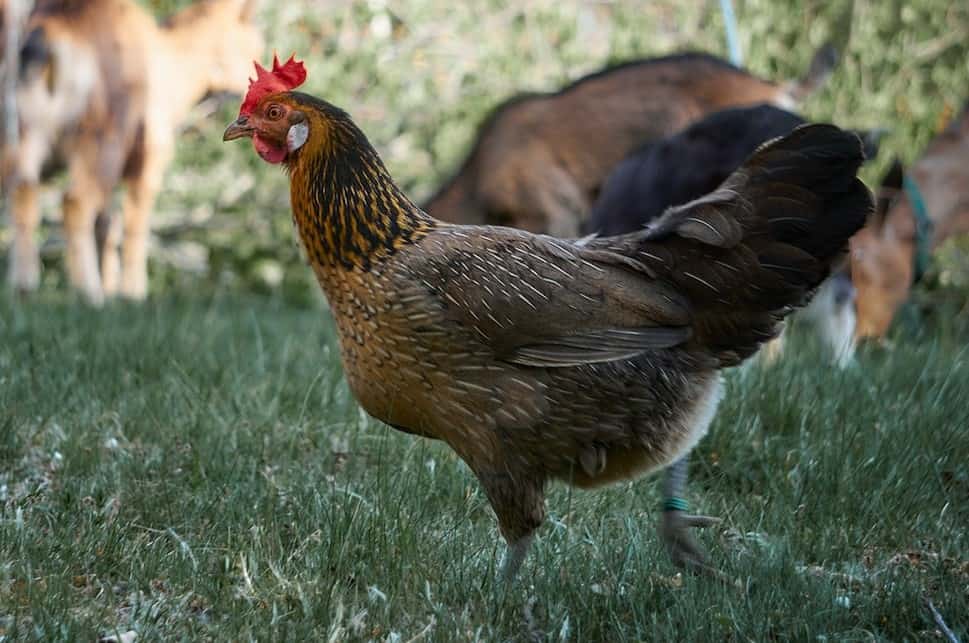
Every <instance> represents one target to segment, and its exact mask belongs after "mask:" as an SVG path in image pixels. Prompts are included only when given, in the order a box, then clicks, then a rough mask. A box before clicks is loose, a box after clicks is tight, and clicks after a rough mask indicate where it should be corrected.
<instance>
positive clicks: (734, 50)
mask: <svg viewBox="0 0 969 643" xmlns="http://www.w3.org/2000/svg"><path fill="white" fill-rule="evenodd" d="M720 11H721V12H722V13H723V25H724V28H725V29H726V31H727V47H728V48H729V49H730V62H732V63H733V64H734V66H735V67H740V66H741V65H742V64H743V63H744V56H743V53H742V52H741V51H740V36H739V35H738V34H737V16H736V15H734V12H733V2H732V1H731V0H720Z"/></svg>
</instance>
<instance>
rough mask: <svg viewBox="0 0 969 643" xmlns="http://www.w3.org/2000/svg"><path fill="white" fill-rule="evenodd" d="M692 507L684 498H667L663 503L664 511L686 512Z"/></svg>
mask: <svg viewBox="0 0 969 643" xmlns="http://www.w3.org/2000/svg"><path fill="white" fill-rule="evenodd" d="M689 508H690V505H688V504H687V503H686V500H684V499H683V498H667V499H666V500H664V501H663V511H686V510H687V509H689Z"/></svg>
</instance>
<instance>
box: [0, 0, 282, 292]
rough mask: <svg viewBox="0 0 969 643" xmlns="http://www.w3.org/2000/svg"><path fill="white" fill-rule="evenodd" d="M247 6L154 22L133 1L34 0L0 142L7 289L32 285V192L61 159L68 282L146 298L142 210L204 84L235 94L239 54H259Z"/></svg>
mask: <svg viewBox="0 0 969 643" xmlns="http://www.w3.org/2000/svg"><path fill="white" fill-rule="evenodd" d="M254 11H255V0H206V1H204V2H199V3H197V4H194V5H191V6H189V7H187V8H186V9H184V10H182V11H181V12H179V13H177V14H175V15H174V16H172V17H171V18H169V19H168V20H167V21H166V22H165V23H164V24H162V25H161V26H159V25H157V24H156V23H155V21H154V19H153V18H152V17H151V16H150V15H149V14H148V13H147V12H146V11H145V10H144V9H142V8H141V7H140V6H138V5H137V4H136V3H135V2H133V1H132V0H40V1H39V2H37V4H36V7H35V9H34V12H33V14H32V15H31V17H30V20H29V22H28V25H27V29H26V36H25V39H24V43H23V47H22V49H21V56H20V65H19V67H20V68H19V78H18V86H17V106H18V111H19V118H20V140H19V144H18V145H17V146H16V147H15V148H14V147H11V146H6V147H5V149H4V150H3V183H4V187H5V192H7V193H8V194H10V195H11V196H12V206H11V211H12V219H13V227H14V239H13V248H12V250H11V253H10V270H9V279H10V283H11V285H12V286H13V287H14V288H16V289H18V290H21V291H29V290H33V289H35V288H36V287H37V286H38V283H39V280H40V258H39V253H38V247H37V241H36V238H35V237H36V231H37V227H38V224H39V220H40V213H39V209H38V190H39V186H40V183H41V182H42V181H43V180H45V179H47V178H48V177H49V176H50V175H51V174H52V172H53V171H55V170H56V169H57V168H58V167H60V166H63V167H66V169H67V171H68V173H69V184H68V186H67V192H66V194H65V195H64V200H63V220H64V233H65V237H66V264H67V272H68V277H69V279H70V282H71V284H72V285H73V286H75V287H76V288H78V289H79V290H80V291H81V292H82V293H83V295H84V296H85V298H86V299H87V300H88V301H89V302H91V303H94V304H99V303H100V302H101V301H102V300H103V298H104V296H105V295H112V294H115V293H117V292H120V293H121V294H122V295H124V296H126V297H129V298H133V299H142V298H144V297H145V295H146V294H147V289H148V278H147V247H148V237H149V232H150V230H149V217H150V214H151V210H152V207H153V205H154V201H155V197H156V195H157V193H158V190H159V189H160V187H161V183H162V179H163V176H164V172H165V169H166V167H167V166H168V163H169V161H170V160H171V158H172V154H173V147H174V141H175V133H176V128H177V127H178V124H179V122H180V121H181V120H182V119H183V118H184V117H185V116H186V115H187V114H188V112H189V111H190V109H191V108H192V107H193V106H194V105H195V103H197V102H198V101H199V100H200V99H201V98H202V97H203V96H204V95H205V94H206V93H207V92H217V91H232V92H239V93H241V92H242V91H244V89H245V87H246V82H247V78H248V69H247V68H246V66H245V65H243V64H241V63H240V62H239V61H240V56H241V57H242V59H243V60H245V59H248V58H254V57H258V56H259V55H260V54H261V52H262V50H263V40H262V37H261V35H260V33H259V31H258V30H257V29H256V27H255V26H254V25H253V24H252V17H253V13H254ZM119 184H123V185H124V187H125V191H124V202H123V216H122V219H121V220H120V221H119V220H117V219H114V220H109V222H108V223H106V225H103V226H99V227H100V229H101V230H102V232H103V234H102V239H101V241H100V244H101V247H100V248H99V247H98V242H97V241H96V238H95V218H96V217H97V216H98V215H99V213H108V212H110V209H111V199H112V193H113V191H114V189H115V187H117V186H118V185H119ZM119 245H121V246H122V254H121V255H120V256H119V252H118V251H119ZM99 250H100V259H99ZM99 263H100V265H99Z"/></svg>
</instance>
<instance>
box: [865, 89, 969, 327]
mask: <svg viewBox="0 0 969 643" xmlns="http://www.w3.org/2000/svg"><path fill="white" fill-rule="evenodd" d="M894 170H895V171H894V175H892V173H890V175H889V178H888V179H887V180H886V181H883V186H882V189H881V194H880V195H879V197H880V198H879V201H880V203H879V208H878V211H877V213H876V216H875V217H873V218H872V221H871V222H870V223H869V224H868V225H867V226H866V227H865V228H863V229H862V230H861V231H860V232H858V234H856V235H855V236H854V238H852V240H851V279H852V281H853V282H854V284H855V288H856V289H857V292H858V299H857V307H858V325H857V331H856V333H857V336H858V337H859V338H863V337H872V338H883V337H884V336H885V334H886V333H887V332H888V329H889V327H890V325H891V323H892V319H893V318H894V317H895V313H896V311H897V310H898V308H899V307H900V306H901V305H902V304H903V303H904V302H905V300H906V299H907V298H908V295H909V291H910V290H911V286H912V283H913V281H915V278H916V277H917V275H916V259H917V255H918V253H919V252H920V249H919V244H920V243H922V244H924V249H925V250H926V251H931V250H933V249H935V248H936V247H938V246H939V244H941V243H942V242H943V241H945V240H946V239H948V238H949V237H952V236H955V235H959V234H967V233H969V103H967V104H966V106H965V107H964V108H963V110H962V113H961V114H960V115H959V116H958V117H957V118H956V119H955V120H954V121H953V122H952V123H950V125H949V126H948V127H947V128H946V129H945V131H943V132H942V133H940V134H939V135H938V136H936V137H935V138H934V139H933V140H932V141H931V142H930V143H929V145H928V147H927V148H926V150H925V152H924V153H923V154H922V156H921V157H920V158H919V160H917V161H916V162H915V163H914V164H913V165H912V167H911V168H910V169H909V170H908V175H907V177H906V178H907V180H908V181H909V184H908V185H907V186H905V187H903V182H904V179H903V174H902V172H901V168H900V167H897V168H895V169H894ZM913 186H914V187H913ZM913 199H915V200H918V199H921V201H922V203H923V204H924V208H923V209H924V212H925V214H926V215H927V216H928V220H929V221H930V222H931V225H930V226H924V225H923V226H919V224H918V217H917V212H916V207H917V205H916V204H915V203H913ZM920 228H921V229H920ZM920 237H924V239H921V240H920Z"/></svg>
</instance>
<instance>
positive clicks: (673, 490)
mask: <svg viewBox="0 0 969 643" xmlns="http://www.w3.org/2000/svg"><path fill="white" fill-rule="evenodd" d="M688 468H689V455H684V456H683V457H682V458H680V459H679V460H677V461H676V462H674V463H673V464H672V465H670V467H669V468H668V469H667V470H666V477H665V478H664V480H663V517H662V519H661V520H660V525H659V533H660V536H661V537H662V539H663V542H664V543H665V544H666V550H667V551H668V552H669V554H670V557H671V558H672V559H673V563H674V564H675V565H677V566H678V567H683V568H684V569H687V570H689V571H691V572H694V573H704V574H712V575H714V576H720V572H719V571H717V570H716V569H714V568H713V567H712V566H711V565H710V563H709V562H708V561H707V555H706V553H705V552H704V551H703V549H702V548H701V547H700V545H698V544H697V543H696V541H694V540H693V538H692V537H691V536H690V532H689V529H691V528H693V527H708V526H710V525H714V524H716V523H718V522H720V519H719V518H711V517H709V516H695V515H692V514H688V513H687V504H686V500H684V499H683V494H684V491H686V480H687V471H688Z"/></svg>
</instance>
